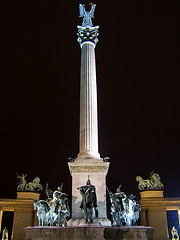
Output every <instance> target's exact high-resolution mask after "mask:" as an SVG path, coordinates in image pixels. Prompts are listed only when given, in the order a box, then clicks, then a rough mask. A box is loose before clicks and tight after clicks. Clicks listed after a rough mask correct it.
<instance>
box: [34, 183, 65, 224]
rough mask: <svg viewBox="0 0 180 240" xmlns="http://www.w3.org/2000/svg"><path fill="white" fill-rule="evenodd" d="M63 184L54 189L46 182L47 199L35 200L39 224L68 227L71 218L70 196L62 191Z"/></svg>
mask: <svg viewBox="0 0 180 240" xmlns="http://www.w3.org/2000/svg"><path fill="white" fill-rule="evenodd" d="M62 186H63V184H61V187H58V188H57V189H58V190H57V191H54V192H53V191H52V190H50V189H49V188H48V184H46V190H45V193H46V198H47V199H46V201H44V200H34V210H37V217H38V221H39V226H61V227H66V226H67V221H68V219H69V218H70V208H69V202H68V196H67V194H66V193H63V192H62Z"/></svg>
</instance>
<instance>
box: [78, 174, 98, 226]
mask: <svg viewBox="0 0 180 240" xmlns="http://www.w3.org/2000/svg"><path fill="white" fill-rule="evenodd" d="M78 190H79V191H80V193H81V195H82V202H81V205H80V208H81V209H83V210H84V213H85V221H86V222H88V221H89V222H93V210H94V211H95V217H96V218H97V217H98V206H97V197H96V188H95V186H94V185H92V184H91V181H90V179H89V177H88V180H87V183H86V185H84V186H81V187H79V188H78Z"/></svg>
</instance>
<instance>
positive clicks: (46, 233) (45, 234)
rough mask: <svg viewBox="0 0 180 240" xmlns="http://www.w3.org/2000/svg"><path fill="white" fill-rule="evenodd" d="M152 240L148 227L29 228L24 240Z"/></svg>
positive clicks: (151, 232)
mask: <svg viewBox="0 0 180 240" xmlns="http://www.w3.org/2000/svg"><path fill="white" fill-rule="evenodd" d="M41 239H43V240H52V239H53V240H54V239H56V240H84V239H86V240H95V239H98V240H105V239H106V240H112V239H113V240H123V239H124V240H153V229H152V228H150V227H121V228H109V227H107V228H106V227H94V226H89V227H68V228H57V227H29V228H26V229H25V240H41Z"/></svg>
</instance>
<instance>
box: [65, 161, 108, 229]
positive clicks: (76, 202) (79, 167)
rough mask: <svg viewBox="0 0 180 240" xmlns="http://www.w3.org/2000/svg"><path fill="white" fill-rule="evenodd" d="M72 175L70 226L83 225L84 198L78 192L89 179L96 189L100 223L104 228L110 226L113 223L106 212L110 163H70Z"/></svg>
mask: <svg viewBox="0 0 180 240" xmlns="http://www.w3.org/2000/svg"><path fill="white" fill-rule="evenodd" d="M68 165H69V169H70V173H71V176H72V219H71V220H70V221H69V222H68V225H69V226H77V225H79V224H80V223H81V221H82V219H83V217H84V213H83V211H82V210H81V209H80V207H79V206H80V204H81V201H82V196H81V194H80V192H79V191H78V190H77V188H78V187H80V186H82V185H84V184H86V181H87V179H88V175H89V178H90V180H91V184H92V185H94V186H95V187H96V195H97V205H98V211H99V214H98V216H99V218H98V221H97V219H96V222H98V223H99V224H101V225H104V226H110V225H111V222H110V221H109V220H108V219H107V210H106V174H107V172H108V168H109V163H108V162H94V163H93V162H86V161H84V162H76V161H75V162H70V163H69V164H68Z"/></svg>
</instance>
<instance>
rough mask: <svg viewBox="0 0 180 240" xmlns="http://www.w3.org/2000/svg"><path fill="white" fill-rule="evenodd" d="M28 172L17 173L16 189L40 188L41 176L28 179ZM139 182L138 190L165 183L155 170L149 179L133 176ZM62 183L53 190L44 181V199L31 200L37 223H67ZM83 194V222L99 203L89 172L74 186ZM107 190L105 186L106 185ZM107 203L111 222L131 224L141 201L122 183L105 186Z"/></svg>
mask: <svg viewBox="0 0 180 240" xmlns="http://www.w3.org/2000/svg"><path fill="white" fill-rule="evenodd" d="M26 176H27V175H24V174H23V175H22V176H20V175H18V176H17V178H19V179H20V182H19V183H18V186H17V190H18V191H35V190H36V191H39V190H42V188H43V187H42V185H41V184H40V179H39V178H38V177H36V178H34V180H33V182H30V183H27V181H26V179H25V177H26ZM136 180H137V181H138V182H139V185H138V187H139V189H140V190H149V189H153V190H157V189H162V188H163V187H164V186H163V184H162V183H161V179H160V177H159V175H158V174H157V173H155V172H152V173H151V174H150V179H147V180H143V179H142V178H141V177H140V176H137V177H136ZM62 188H63V184H61V186H59V187H57V190H56V191H54V192H53V191H52V190H51V189H49V187H48V184H46V188H45V194H46V200H34V209H35V210H36V211H37V217H38V221H39V225H40V226H62V227H66V226H67V221H68V220H69V219H70V208H69V201H68V195H67V194H66V193H63V192H62ZM77 189H78V190H79V193H80V194H81V196H82V201H81V204H80V206H79V207H80V208H81V209H82V210H83V212H84V218H85V221H86V222H93V219H94V218H98V205H97V196H96V187H95V186H94V185H92V184H91V181H90V179H89V176H88V180H87V182H86V185H83V186H80V187H78V188H77ZM107 190H108V189H107ZM108 193H109V198H110V203H111V215H112V226H114V227H120V226H134V225H137V223H138V220H139V213H140V210H141V205H140V202H139V201H137V200H136V199H135V196H133V195H132V194H130V195H126V194H125V193H124V192H122V191H121V185H120V186H119V187H118V188H117V190H116V192H115V193H112V192H110V191H109V190H108Z"/></svg>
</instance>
